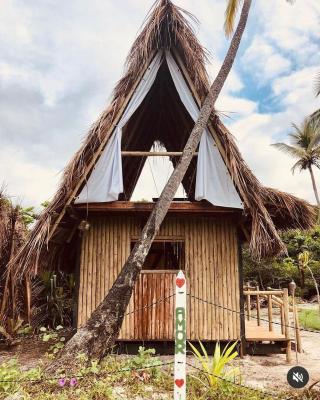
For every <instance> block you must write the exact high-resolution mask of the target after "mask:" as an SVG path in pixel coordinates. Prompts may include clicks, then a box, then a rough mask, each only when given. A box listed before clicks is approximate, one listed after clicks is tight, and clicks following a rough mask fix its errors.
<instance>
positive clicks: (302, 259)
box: [298, 251, 320, 314]
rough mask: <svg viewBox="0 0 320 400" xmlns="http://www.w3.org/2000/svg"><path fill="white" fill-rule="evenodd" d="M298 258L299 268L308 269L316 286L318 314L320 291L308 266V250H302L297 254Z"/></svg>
mask: <svg viewBox="0 0 320 400" xmlns="http://www.w3.org/2000/svg"><path fill="white" fill-rule="evenodd" d="M298 260H299V265H300V268H301V269H302V270H304V269H308V271H309V272H310V275H311V278H312V280H313V283H314V286H315V288H316V292H317V299H318V305H319V314H320V293H319V285H318V283H317V281H316V278H315V277H314V275H313V272H312V269H311V268H310V265H309V264H310V253H309V252H308V251H304V252H302V253H300V254H299V257H298Z"/></svg>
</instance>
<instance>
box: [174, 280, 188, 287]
mask: <svg viewBox="0 0 320 400" xmlns="http://www.w3.org/2000/svg"><path fill="white" fill-rule="evenodd" d="M185 281H186V280H185V279H183V278H177V279H176V284H177V286H178V287H179V288H182V286H183V285H184V283H185Z"/></svg>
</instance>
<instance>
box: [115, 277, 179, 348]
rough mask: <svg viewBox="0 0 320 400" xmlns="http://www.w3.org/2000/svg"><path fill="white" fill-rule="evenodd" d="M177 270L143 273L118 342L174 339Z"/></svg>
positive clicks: (134, 292) (135, 289)
mask: <svg viewBox="0 0 320 400" xmlns="http://www.w3.org/2000/svg"><path fill="white" fill-rule="evenodd" d="M177 273H178V271H177V270H162V271H161V270H150V271H148V270H143V271H142V272H141V273H140V276H139V279H138V281H137V283H136V286H135V288H134V291H133V295H132V297H131V300H130V304H129V306H128V309H127V315H126V316H125V318H124V321H123V325H122V329H121V332H120V336H119V339H126V340H128V339H129V340H145V341H148V340H150V341H153V340H174V306H175V297H174V293H175V279H176V276H177Z"/></svg>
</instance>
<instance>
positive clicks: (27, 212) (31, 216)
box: [20, 207, 38, 227]
mask: <svg viewBox="0 0 320 400" xmlns="http://www.w3.org/2000/svg"><path fill="white" fill-rule="evenodd" d="M20 214H21V216H22V219H23V221H24V223H25V225H26V227H30V225H32V224H33V223H34V222H35V220H36V219H37V218H38V216H37V214H36V213H35V211H34V207H25V208H20Z"/></svg>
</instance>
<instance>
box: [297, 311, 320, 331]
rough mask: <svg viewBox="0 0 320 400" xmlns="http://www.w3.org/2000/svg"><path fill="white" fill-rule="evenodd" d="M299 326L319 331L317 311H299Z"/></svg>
mask: <svg viewBox="0 0 320 400" xmlns="http://www.w3.org/2000/svg"><path fill="white" fill-rule="evenodd" d="M299 321H300V325H301V327H303V328H306V329H315V330H318V331H320V313H319V309H318V308H316V309H312V310H311V309H309V310H308V309H307V310H302V311H299Z"/></svg>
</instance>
